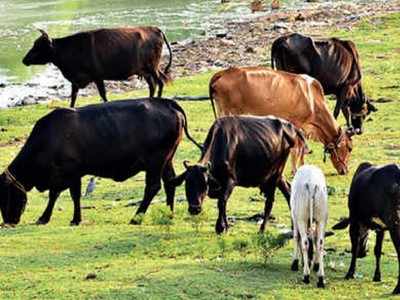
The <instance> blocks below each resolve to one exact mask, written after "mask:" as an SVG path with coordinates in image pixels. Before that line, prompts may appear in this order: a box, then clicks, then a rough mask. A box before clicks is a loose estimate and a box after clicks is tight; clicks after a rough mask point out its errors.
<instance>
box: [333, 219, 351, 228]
mask: <svg viewBox="0 0 400 300" xmlns="http://www.w3.org/2000/svg"><path fill="white" fill-rule="evenodd" d="M349 224H350V218H343V219H342V220H340V221H339V223H337V224H336V225H333V227H332V229H334V230H341V229H345V228H346V227H347V226H349Z"/></svg>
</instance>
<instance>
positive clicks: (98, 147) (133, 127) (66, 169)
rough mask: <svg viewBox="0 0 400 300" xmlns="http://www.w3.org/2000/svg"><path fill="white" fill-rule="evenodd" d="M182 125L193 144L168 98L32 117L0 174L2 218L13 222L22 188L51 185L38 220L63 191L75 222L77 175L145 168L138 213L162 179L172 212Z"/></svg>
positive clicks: (22, 200) (118, 176)
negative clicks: (24, 136)
mask: <svg viewBox="0 0 400 300" xmlns="http://www.w3.org/2000/svg"><path fill="white" fill-rule="evenodd" d="M183 129H184V131H185V133H186V135H187V136H188V138H189V139H190V140H191V141H193V142H194V140H193V139H192V138H191V137H190V136H189V135H188V130H187V122H186V115H185V112H184V111H183V109H182V108H181V107H180V106H179V105H178V104H177V103H176V102H174V101H172V100H169V99H152V100H151V101H149V98H145V99H138V100H123V101H114V102H109V103H106V104H102V105H100V104H98V105H89V106H86V107H83V108H79V109H76V110H75V109H56V110H54V111H53V112H51V113H49V114H48V115H46V116H44V117H43V118H41V119H40V120H39V121H38V122H37V123H36V125H35V126H34V128H33V130H32V132H31V134H30V136H29V137H28V140H27V141H26V143H25V145H24V146H23V147H22V149H21V151H20V152H19V154H18V155H17V156H16V158H15V159H14V160H13V161H12V163H11V164H10V165H9V166H8V167H7V168H6V170H5V171H4V173H3V174H1V175H0V210H1V213H2V216H3V220H4V223H6V224H18V222H19V221H20V217H21V215H22V212H23V210H24V207H25V204H26V201H27V197H26V193H27V192H28V191H30V190H31V189H32V188H34V187H35V188H36V189H37V190H38V191H40V192H43V191H45V190H49V203H48V205H47V208H46V210H45V211H44V212H43V214H42V216H41V217H40V218H39V219H38V221H37V224H46V223H48V222H49V220H50V217H51V214H52V210H53V207H54V204H55V202H56V200H57V198H58V196H59V195H60V193H61V192H62V191H63V190H65V189H69V190H70V194H71V197H72V200H73V202H74V215H73V219H72V221H71V225H78V224H79V223H80V222H81V210H80V198H81V178H82V177H83V176H84V175H87V174H91V175H95V176H99V177H105V178H111V179H113V180H115V181H124V180H126V179H128V178H130V177H132V176H134V175H135V174H137V173H139V172H140V171H145V172H146V180H145V181H146V184H145V191H144V198H143V201H142V203H141V204H140V207H139V208H138V210H137V212H136V214H140V213H141V214H144V213H145V212H146V210H147V208H148V206H149V205H150V202H151V200H152V199H153V198H154V196H155V195H156V194H157V192H158V191H159V190H160V185H161V184H160V181H161V179H162V180H163V182H164V188H165V192H166V194H167V204H168V205H169V206H170V208H171V210H173V207H174V194H175V186H174V185H173V184H171V183H170V180H171V179H173V178H174V177H175V171H174V168H173V165H172V159H173V156H174V154H175V151H176V148H177V147H178V144H179V142H180V141H181V139H182V130H183ZM194 143H195V142H194ZM197 145H198V144H197ZM198 146H199V145H198ZM199 147H200V146H199ZM134 222H135V220H134V219H133V220H132V223H134Z"/></svg>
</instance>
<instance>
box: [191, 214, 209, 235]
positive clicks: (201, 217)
mask: <svg viewBox="0 0 400 300" xmlns="http://www.w3.org/2000/svg"><path fill="white" fill-rule="evenodd" d="M207 219H208V216H207V212H206V211H205V210H203V211H202V212H201V213H200V214H198V215H196V216H191V217H190V221H191V224H192V227H193V229H194V231H195V232H196V234H197V235H198V234H199V233H200V230H201V227H202V226H203V224H204V223H206V221H207Z"/></svg>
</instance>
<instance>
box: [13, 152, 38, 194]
mask: <svg viewBox="0 0 400 300" xmlns="http://www.w3.org/2000/svg"><path fill="white" fill-rule="evenodd" d="M8 171H9V172H10V173H11V175H12V176H13V177H14V178H15V179H16V180H17V181H18V182H19V183H20V184H22V185H23V187H24V189H25V190H26V191H29V190H31V189H32V183H31V180H30V179H29V176H28V173H29V172H28V171H29V170H27V168H25V167H24V166H22V165H21V164H20V163H19V162H18V160H17V159H15V160H14V161H13V162H12V163H11V164H10V165H9V166H8Z"/></svg>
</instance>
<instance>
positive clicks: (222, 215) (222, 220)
mask: <svg viewBox="0 0 400 300" xmlns="http://www.w3.org/2000/svg"><path fill="white" fill-rule="evenodd" d="M232 190H233V184H232V183H230V182H229V183H228V184H227V185H226V188H225V191H224V192H223V193H221V195H220V196H219V197H218V219H217V223H216V224H215V232H216V233H217V234H221V233H222V232H224V231H228V228H229V224H228V218H227V217H226V203H227V202H228V199H229V196H230V195H231V193H232Z"/></svg>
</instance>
